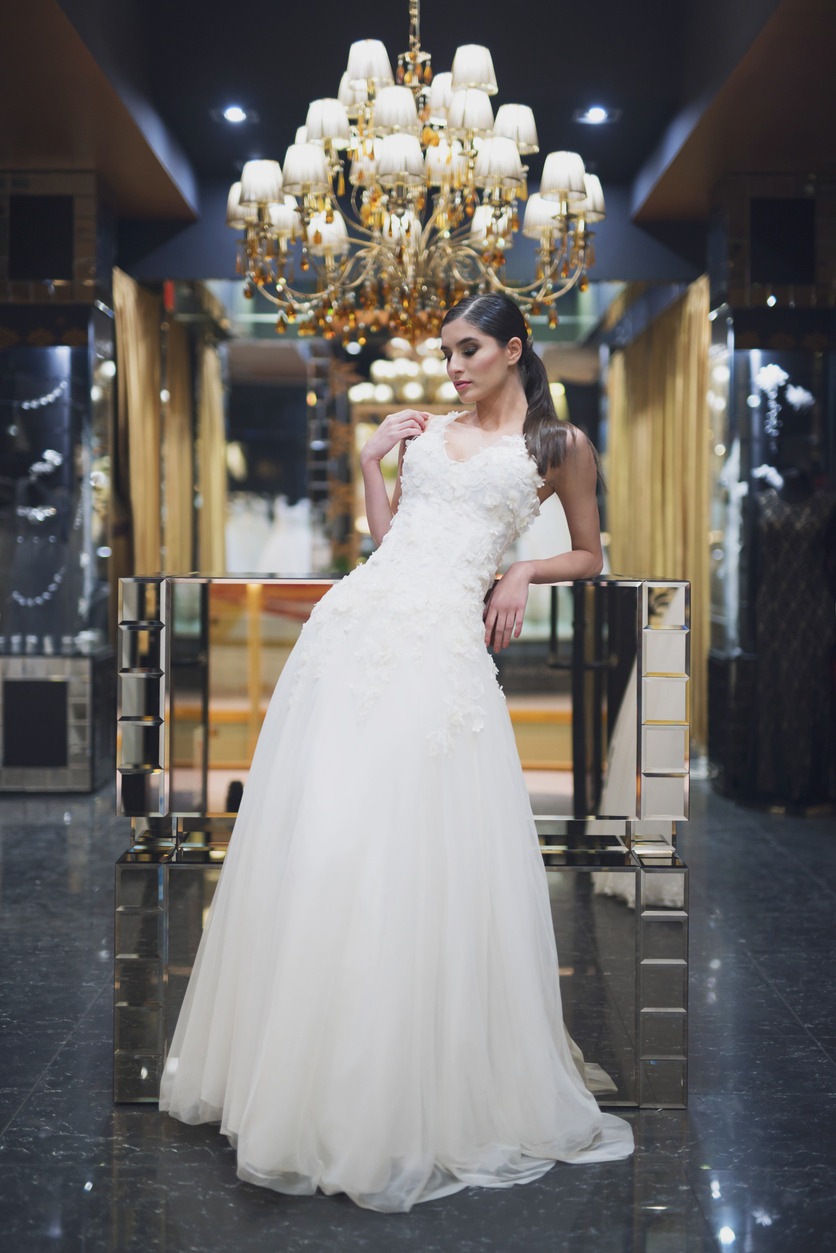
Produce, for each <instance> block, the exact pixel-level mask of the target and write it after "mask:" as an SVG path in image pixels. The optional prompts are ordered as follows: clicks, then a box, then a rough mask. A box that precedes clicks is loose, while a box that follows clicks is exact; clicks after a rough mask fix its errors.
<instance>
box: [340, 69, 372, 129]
mask: <svg viewBox="0 0 836 1253" xmlns="http://www.w3.org/2000/svg"><path fill="white" fill-rule="evenodd" d="M368 98H369V93H368V90H367V89H366V84H365V83H364V84H363V85H362V87H352V85H351V82H350V81H349V77H348V70H346V72H345V73H344V74H343V76H342V78H341V79H340V88H339V91H338V92H337V99H338V100H339V102H340V104H341V105H342V106H343V108H344V109H345V111H346V114H347V115H348V117H350V118H356V117H358V116H359V113H360V105H361V104H365V103H366V101H367V100H368Z"/></svg>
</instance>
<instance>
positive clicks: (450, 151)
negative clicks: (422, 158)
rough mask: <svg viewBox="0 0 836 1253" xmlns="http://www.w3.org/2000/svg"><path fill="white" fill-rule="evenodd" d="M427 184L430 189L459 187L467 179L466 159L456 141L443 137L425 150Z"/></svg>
mask: <svg viewBox="0 0 836 1253" xmlns="http://www.w3.org/2000/svg"><path fill="white" fill-rule="evenodd" d="M426 167H427V183H428V185H429V186H430V187H461V185H462V183H464V181H465V179H466V178H467V157H466V156H465V154H464V153H463V152H462V146H461V144H460V143H459V141H458V139H453V140H451V141H450V142H449V143H448V141H447V140H446V139H444V138H443V137H442V138H441V139H440V140H439V142H438V143H437V144H435V145H431V146H430V147H429V148H428V149H427V157H426Z"/></svg>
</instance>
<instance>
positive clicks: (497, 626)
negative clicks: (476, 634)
mask: <svg viewBox="0 0 836 1253" xmlns="http://www.w3.org/2000/svg"><path fill="white" fill-rule="evenodd" d="M529 583H530V579H529V576H528V572H527V570H526V568H525V563H524V562H522V561H516V562H515V563H514V564H513V565H512V566H511V567H510V568H509V569H508V570H506V571H505V573H504V574H503V576H502V578H501V579H500V580H499V582H497V583H494V585H493V588H492V589H491V591H490V593H489V595H488V599H487V603H486V605H485V611H484V613H483V614H482V617H483V619H484V622H485V644H486V646H488V647H490V646H491V645H493V649H494V652H497V653H498V652H499V651H500V650H501V649H503V648H507V647H508V645H509V644H510V643H511V638H512V636H513V638H514V639H519V635H520V631H521V630H522V624H523V614H524V613H525V606H526V602H527V601H528V585H529Z"/></svg>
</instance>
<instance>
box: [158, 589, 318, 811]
mask: <svg viewBox="0 0 836 1253" xmlns="http://www.w3.org/2000/svg"><path fill="white" fill-rule="evenodd" d="M333 582H334V580H333V579H269V578H264V577H257V578H255V577H254V578H251V579H246V578H228V579H227V578H216V579H195V578H191V579H189V578H184V579H177V578H172V579H169V580H167V585H168V593H167V602H166V603H167V612H168V618H167V623H166V628H167V635H168V639H167V649H168V670H167V674H166V684H167V692H166V705H167V720H168V731H169V734H168V772H169V812H170V813H171V814H172V815H174V814H176V815H180V816H183V817H187V816H202V815H205V816H212V815H215V816H220V815H225V814H227V815H234V814H235V813H236V812H237V810H238V807H239V804H240V801H241V795H242V792H243V787H244V784H245V783H246V780H247V775H248V774H249V768H250V762H251V761H252V756H253V753H254V751H255V746H256V743H257V741H258V736H259V732H260V731H261V724H262V722H263V721H264V716H265V714H266V712H267V706H268V705H269V703H270V698H271V696H272V694H273V691H274V689H275V686H276V684H277V682H278V680H279V677H280V675H281V673H282V670H283V668H284V665H285V662H286V661H287V659H288V657H289V656H290V653H291V651H292V649H293V647H294V645H295V644H296V641H297V640H298V638H299V634H300V632H301V630H302V627H303V626H304V624H305V623H306V622H307V620H308V618H309V617H310V614H311V611H312V609H313V607H314V605H315V604H316V603H317V602H318V601H319V600H320V599H321V598H322V597H323V596H324V595H325V593H326V592H327V591H328V589H329V588H330V587H331V586H332V584H333Z"/></svg>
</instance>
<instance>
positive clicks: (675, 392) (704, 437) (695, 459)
mask: <svg viewBox="0 0 836 1253" xmlns="http://www.w3.org/2000/svg"><path fill="white" fill-rule="evenodd" d="M708 310H709V304H708V279H707V278H705V277H703V278H699V279H697V281H696V282H695V283H692V284H691V286H690V287H689V288H688V290H687V292H686V293H685V294H684V296H682V298H681V299H680V300H678V301H677V302H676V304H674V305H672V306H671V308H670V309H667V310H666V311H665V312H664V313H663V314H661V315H660V316H659V317H658V318H656V319H655V321H653V322H652V323H651V325H650V326H649V327H648V328H647V330H646V331H644V332H643V334H641V335H639V336H638V337H637V338H636V339H635V340H634V341H633V343H632V344H630V346H629V347H628V348H625V349H622V350H619V351H618V352H616V353H614V354H613V357H612V361H611V367H610V377H609V433H608V441H607V478H608V486H609V502H608V515H609V520H608V528H609V532H610V537H611V539H610V560H611V563H612V569H613V571H614V572H616V573H618V574H624V575H630V576H633V577H636V578H654V579H655V578H672V579H689V580H690V582H691V684H690V687H691V728H692V731H691V733H692V735H693V737H694V739H695V740H696V741H697V743H699V744H701V745H703V746H704V745H705V743H706V732H707V692H706V674H707V651H708V632H709V587H708V562H709V552H708V528H709V481H708V475H709V470H708V465H709V462H708V457H709V447H708V445H709V436H708V429H709V427H708V401H707V392H708V349H709V342H710V337H709V321H708Z"/></svg>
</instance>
